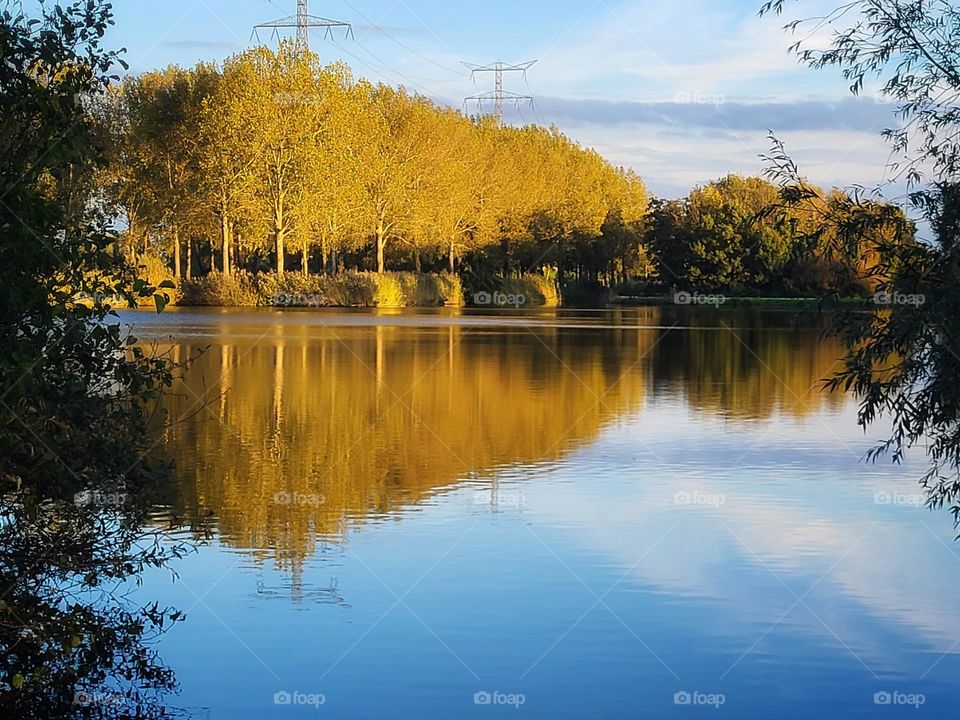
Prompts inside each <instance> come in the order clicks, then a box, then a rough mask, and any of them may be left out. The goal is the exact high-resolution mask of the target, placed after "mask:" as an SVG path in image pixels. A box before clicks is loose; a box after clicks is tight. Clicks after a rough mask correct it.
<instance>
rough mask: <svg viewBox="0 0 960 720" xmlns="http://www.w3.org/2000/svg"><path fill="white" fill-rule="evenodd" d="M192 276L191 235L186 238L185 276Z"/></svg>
mask: <svg viewBox="0 0 960 720" xmlns="http://www.w3.org/2000/svg"><path fill="white" fill-rule="evenodd" d="M192 277H193V237H192V236H191V237H189V238H187V278H188V279H189V278H192Z"/></svg>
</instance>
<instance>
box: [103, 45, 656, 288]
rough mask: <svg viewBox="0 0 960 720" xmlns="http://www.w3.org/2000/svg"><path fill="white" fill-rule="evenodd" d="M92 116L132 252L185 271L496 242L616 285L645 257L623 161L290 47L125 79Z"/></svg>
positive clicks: (635, 197) (391, 260) (311, 262)
mask: <svg viewBox="0 0 960 720" xmlns="http://www.w3.org/2000/svg"><path fill="white" fill-rule="evenodd" d="M96 112H97V113H98V114H99V115H100V116H101V117H102V119H103V121H104V126H105V127H106V128H107V130H106V132H107V135H108V137H109V140H110V143H109V144H110V146H111V148H112V159H111V162H110V164H109V168H108V170H107V172H106V177H107V179H106V181H105V183H104V185H105V188H106V193H107V194H108V195H109V196H110V198H111V199H112V201H113V202H114V203H115V204H116V206H118V207H119V208H120V209H121V211H122V213H123V214H124V215H125V216H126V218H127V219H128V221H129V229H128V231H127V232H126V233H125V237H126V243H127V250H128V252H131V253H133V254H141V253H144V252H154V253H159V254H161V255H162V256H164V257H166V258H168V260H169V262H170V264H171V266H172V268H173V269H174V272H175V273H176V275H177V276H178V277H181V276H184V275H186V276H191V275H194V274H196V273H197V272H198V267H200V266H203V267H204V268H211V269H219V270H221V271H222V272H224V273H226V274H229V273H230V272H231V270H232V269H235V268H236V266H237V264H238V263H240V264H242V265H244V266H245V267H255V266H256V263H259V267H261V269H269V266H272V268H273V269H275V270H276V272H278V273H283V272H284V271H285V270H287V271H289V270H290V269H292V268H294V267H297V268H298V269H300V270H302V271H304V272H309V270H310V268H311V267H312V268H314V269H315V270H321V271H323V272H336V271H337V270H339V269H342V268H344V267H345V265H346V264H348V263H351V264H353V265H354V266H357V267H368V268H369V269H376V270H377V271H379V272H383V271H385V270H387V269H389V268H390V267H399V266H401V265H403V266H406V267H409V266H414V267H415V268H416V269H418V270H419V269H421V267H422V263H429V264H430V267H433V268H439V267H445V268H448V269H449V270H450V271H456V270H457V269H458V263H459V262H460V260H461V259H462V258H463V257H464V256H465V255H468V254H469V255H471V256H473V257H476V256H478V255H479V256H484V255H485V254H486V253H487V251H490V253H492V254H494V255H496V256H497V257H498V258H502V262H503V269H505V270H510V269H511V267H510V264H511V263H513V264H514V268H513V269H516V270H526V269H530V268H520V267H519V265H520V264H526V263H528V262H529V263H530V264H531V267H539V266H542V265H546V264H548V263H552V264H554V265H559V269H560V273H561V275H562V274H563V264H564V262H567V263H569V266H570V267H571V268H573V267H576V269H577V271H578V273H579V271H581V270H582V269H583V264H584V262H588V263H589V265H590V268H589V269H588V270H587V272H589V273H590V274H591V276H593V277H596V276H599V275H601V274H602V275H603V276H604V277H607V278H609V279H615V278H617V277H626V276H628V275H629V274H632V273H633V271H634V270H635V268H636V266H637V264H638V263H641V262H642V257H641V256H642V250H641V249H640V248H641V234H642V219H643V217H644V214H645V211H646V206H647V196H646V192H645V188H644V186H643V183H642V182H641V181H640V179H639V178H638V177H637V176H636V175H635V174H633V173H632V172H631V171H628V170H624V169H621V168H616V167H613V166H612V165H611V164H609V163H608V162H606V161H605V160H604V159H603V158H601V157H600V156H599V155H598V154H597V153H596V152H594V151H592V150H588V149H585V148H583V147H581V146H579V145H578V144H576V143H574V142H572V141H571V140H569V139H568V138H566V137H565V136H564V135H562V134H561V133H560V132H559V131H557V130H556V129H546V128H542V127H537V126H527V127H523V128H514V127H508V126H505V125H503V124H501V123H498V122H497V121H496V120H494V119H493V118H469V117H466V116H464V115H463V114H461V113H459V112H457V111H454V110H451V109H448V108H443V107H439V106H438V105H436V104H435V103H433V102H431V101H429V100H428V99H426V98H424V97H421V96H417V95H411V94H409V93H407V92H406V91H404V90H403V89H396V88H393V87H390V86H386V85H382V84H377V85H374V84H372V83H369V82H367V81H365V80H355V79H354V78H353V77H352V75H351V73H350V70H349V68H348V67H346V66H344V65H341V64H334V65H330V66H326V67H325V66H322V65H321V64H320V62H319V59H318V57H317V56H316V55H314V54H312V53H310V52H309V51H306V50H304V49H302V48H301V47H299V46H298V45H296V44H295V43H282V44H281V45H280V47H279V48H278V50H277V51H276V52H274V51H273V50H271V49H268V48H266V47H257V48H254V49H251V50H249V51H247V52H244V53H242V54H240V55H236V56H234V57H231V58H229V59H228V60H227V61H226V62H225V63H224V64H223V65H222V67H220V66H217V65H212V64H199V65H197V66H196V67H194V68H192V69H182V68H179V67H170V68H168V69H166V70H163V71H158V72H149V73H145V74H142V75H138V76H128V77H127V78H125V79H124V81H123V82H122V83H120V84H119V85H118V86H117V88H116V89H115V91H114V92H113V93H112V94H111V95H110V96H109V99H108V100H107V101H106V102H102V103H101V106H100V107H98V108H97V109H96ZM197 248H205V249H207V251H208V252H207V253H205V254H204V257H199V253H198V250H197ZM298 256H299V261H298V260H297V257H298ZM498 262H499V261H498ZM538 263H539V264H538ZM499 269H500V268H498V270H499Z"/></svg>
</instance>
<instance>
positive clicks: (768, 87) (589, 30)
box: [110, 0, 894, 197]
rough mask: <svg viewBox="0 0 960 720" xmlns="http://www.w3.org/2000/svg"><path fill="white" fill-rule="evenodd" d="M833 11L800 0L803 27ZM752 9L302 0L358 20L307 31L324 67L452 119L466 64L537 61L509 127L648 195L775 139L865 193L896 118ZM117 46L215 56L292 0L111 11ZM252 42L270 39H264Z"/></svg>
mask: <svg viewBox="0 0 960 720" xmlns="http://www.w3.org/2000/svg"><path fill="white" fill-rule="evenodd" d="M835 1H836V0H829V1H826V0H800V1H799V2H797V3H794V5H795V6H796V8H797V10H795V11H794V12H798V13H800V14H802V15H804V16H809V15H811V14H816V13H817V11H818V10H819V11H822V10H824V9H826V8H832V7H833V6H834V5H835ZM759 4H760V0H670V1H667V2H665V1H663V0H626V1H624V0H596V2H593V3H591V2H590V0H577V1H574V0H551V1H550V2H533V1H529V0H513V1H508V0H485V1H484V2H480V3H453V2H449V1H447V2H442V1H441V0H311V3H310V12H311V14H312V15H317V16H323V17H329V18H335V19H337V20H343V21H348V22H351V23H352V24H353V26H354V30H355V39H353V40H343V39H342V37H341V38H338V40H337V41H336V42H334V43H331V42H327V41H324V39H323V37H322V35H320V34H314V36H313V37H312V41H311V42H312V46H313V48H314V50H316V51H317V52H319V53H320V55H321V57H322V58H323V59H324V60H330V61H332V60H335V59H339V60H343V61H345V62H347V63H349V64H350V65H351V66H352V67H353V69H354V72H355V74H357V75H363V76H365V77H368V78H370V79H373V80H382V81H385V82H390V83H391V84H395V85H398V84H403V85H406V86H407V87H408V88H410V89H411V90H414V91H417V92H419V93H421V94H424V95H428V96H430V97H432V98H434V99H436V100H438V101H440V102H446V103H449V104H451V105H454V106H456V107H461V106H462V103H463V98H464V97H465V96H468V95H474V94H476V93H478V92H483V91H485V90H488V89H490V87H491V85H490V83H492V77H489V76H486V77H483V76H481V77H479V78H478V79H477V83H476V84H474V82H473V81H472V80H471V78H470V75H469V72H468V71H467V70H466V69H465V68H464V67H463V66H462V65H461V61H468V62H473V63H477V64H485V63H489V62H492V61H495V60H498V59H502V60H504V61H505V62H521V61H526V60H533V59H538V62H537V64H536V65H535V66H534V67H533V68H531V70H530V72H529V73H528V75H527V78H526V80H524V79H523V78H522V77H519V76H514V77H508V78H507V82H506V87H507V89H510V90H513V91H515V92H519V93H522V94H529V95H532V96H534V97H535V98H536V107H535V108H529V107H528V108H524V109H523V110H522V111H521V113H520V114H518V113H515V112H514V113H511V114H510V115H509V117H508V119H509V120H510V121H513V122H522V121H524V120H527V121H541V122H547V123H555V124H557V125H558V126H559V127H560V129H561V130H563V131H564V132H566V133H567V134H568V135H570V136H571V137H573V138H575V139H577V140H579V141H581V142H583V143H584V144H586V145H590V146H593V147H596V148H597V149H598V150H600V151H601V152H602V153H604V154H605V155H606V156H607V157H609V158H610V159H611V160H612V161H614V162H616V163H617V164H622V165H627V166H630V167H632V168H634V169H635V170H636V171H637V172H639V173H640V174H641V176H643V177H644V179H645V180H646V181H647V183H648V185H649V186H650V188H651V190H652V191H653V192H654V193H656V194H658V195H663V196H667V197H678V196H681V195H685V194H686V193H687V192H688V190H689V189H690V187H692V186H693V185H695V184H699V183H703V182H707V181H709V180H711V179H713V178H716V177H719V176H721V175H723V174H725V173H726V172H730V171H734V172H742V173H757V172H759V171H760V170H761V168H762V164H761V161H760V160H759V158H758V155H759V154H760V153H762V152H764V151H766V150H767V149H768V146H769V143H768V141H767V139H766V134H767V130H768V129H773V130H775V131H776V132H777V134H778V135H779V136H780V137H781V138H782V139H783V140H785V141H786V142H787V144H788V148H789V149H790V150H791V152H792V153H793V154H794V155H795V157H796V158H797V160H798V161H799V162H800V163H801V166H802V167H803V168H804V170H805V172H806V173H807V174H808V175H809V176H810V178H811V179H813V180H815V181H817V182H820V183H822V184H825V185H840V186H845V185H850V184H854V183H862V184H874V183H876V182H878V181H880V180H881V179H882V178H883V175H884V165H885V162H886V161H887V157H888V155H887V150H886V147H885V145H884V144H883V142H882V139H881V138H880V136H879V133H880V131H881V130H882V129H883V128H884V127H887V126H889V125H890V124H892V123H893V122H894V118H893V115H892V108H891V107H890V106H888V105H885V104H883V103H879V102H877V101H876V100H875V99H874V98H872V97H870V93H869V92H868V94H867V95H868V96H867V97H865V98H862V99H860V100H855V99H853V98H851V97H850V95H849V92H848V91H847V89H846V84H845V83H844V81H843V80H842V78H840V76H839V74H837V73H834V72H830V71H820V72H816V71H813V70H809V69H807V68H805V67H802V66H799V65H798V64H797V63H796V61H795V59H794V58H793V57H792V56H790V55H789V54H788V53H787V48H788V46H789V45H790V43H791V42H792V40H791V38H790V36H789V35H787V34H786V33H784V32H783V31H782V30H781V27H782V25H783V24H784V22H785V19H783V18H774V17H768V18H764V19H760V18H758V17H757V9H758V7H759ZM114 8H115V12H116V19H117V27H116V28H115V29H114V30H113V32H112V36H111V38H110V39H111V40H112V41H113V43H114V44H115V45H122V46H124V47H126V48H127V49H128V53H127V56H126V57H127V61H128V62H129V63H130V65H131V72H139V71H143V70H148V69H153V68H157V67H163V66H166V65H168V64H170V63H177V64H181V65H192V64H193V63H195V62H196V61H198V60H201V59H202V60H221V59H223V58H224V57H226V56H228V55H230V54H232V53H236V52H240V51H242V50H243V49H244V48H246V47H248V46H250V45H251V44H252V43H254V42H255V39H252V38H251V31H252V28H253V26H254V25H255V24H257V23H260V22H266V21H269V20H273V19H276V18H278V17H281V16H284V15H292V14H293V13H294V11H295V8H296V0H164V1H163V2H159V1H158V0H114ZM259 37H260V40H261V41H263V42H267V43H272V42H274V41H273V40H272V39H271V37H270V34H269V32H261V34H260V36H259Z"/></svg>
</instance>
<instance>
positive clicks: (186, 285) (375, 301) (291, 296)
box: [175, 272, 560, 308]
mask: <svg viewBox="0 0 960 720" xmlns="http://www.w3.org/2000/svg"><path fill="white" fill-rule="evenodd" d="M175 302H176V304H177V305H181V306H184V307H380V308H403V307H444V306H447V307H461V306H463V305H466V304H470V305H488V306H492V307H557V306H559V304H560V295H559V293H558V291H557V289H556V286H555V285H554V283H553V281H551V280H550V279H548V278H546V277H544V276H542V275H533V274H531V275H524V276H522V277H519V278H505V279H504V278H496V279H494V280H491V281H490V282H489V283H485V284H484V286H483V287H482V288H471V289H465V288H464V285H463V283H462V281H461V279H460V277H459V276H457V275H454V274H451V273H445V272H444V273H414V272H387V273H371V272H344V273H339V274H337V275H304V274H302V273H285V274H283V275H277V274H276V273H259V274H252V273H246V272H236V273H233V274H231V275H223V274H221V273H217V272H214V273H210V274H209V275H206V276H204V277H202V278H190V279H188V280H181V282H180V283H179V284H178V291H177V297H176V298H175Z"/></svg>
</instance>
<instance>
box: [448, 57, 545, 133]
mask: <svg viewBox="0 0 960 720" xmlns="http://www.w3.org/2000/svg"><path fill="white" fill-rule="evenodd" d="M536 62H537V61H536V60H530V61H529V62H525V63H520V64H519V65H508V64H507V63H505V62H503V61H502V60H497V62H495V63H492V64H491V65H474V64H473V63H468V62H465V63H463V64H464V65H466V66H467V68H469V70H470V77H472V78H475V77H476V75H477V73H493V75H494V90H493V91H492V92H485V93H481V94H480V95H471V96H470V97H467V98H464V100H463V104H464V106H466V105H467V103H471V102H475V103H476V104H477V107H478V108H479V110H480V112H481V113H482V112H483V104H484V103H486V102H490V101H493V116H494V117H495V118H496V119H497V120H502V119H503V104H504V103H505V102H507V103H512V104H513V105H515V106H516V107H519V106H520V105H521V103H530V104H531V105H533V98H532V97H531V96H530V95H518V94H517V93H514V92H510V91H509V90H504V89H503V74H504V73H508V72H518V73H523V78H524V80H526V78H527V70H529V69H530V68H531V67H532V66H533V65H534V64H536Z"/></svg>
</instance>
